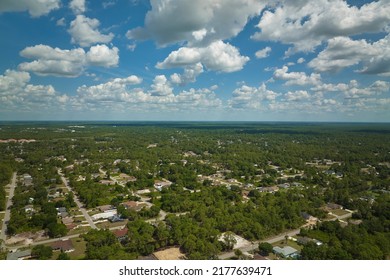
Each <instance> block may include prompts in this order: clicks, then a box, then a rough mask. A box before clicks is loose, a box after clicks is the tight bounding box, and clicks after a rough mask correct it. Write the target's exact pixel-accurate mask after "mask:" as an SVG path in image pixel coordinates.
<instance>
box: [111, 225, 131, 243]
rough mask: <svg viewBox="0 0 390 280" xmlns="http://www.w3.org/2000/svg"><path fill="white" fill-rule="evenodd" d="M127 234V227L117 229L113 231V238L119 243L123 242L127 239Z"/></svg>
mask: <svg viewBox="0 0 390 280" xmlns="http://www.w3.org/2000/svg"><path fill="white" fill-rule="evenodd" d="M128 232H129V229H128V228H127V227H125V228H123V229H118V230H116V231H114V235H115V237H116V238H117V239H118V241H119V242H121V241H124V240H126V239H127V233H128Z"/></svg>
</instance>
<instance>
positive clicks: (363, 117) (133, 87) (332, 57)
mask: <svg viewBox="0 0 390 280" xmlns="http://www.w3.org/2000/svg"><path fill="white" fill-rule="evenodd" d="M0 38H1V39H0V121H1V120H4V121H5V120H103V121H104V120H124V121H138V120H150V121H306V122H310V121H330V122H333V121H341V122H390V0H378V1H363V0H357V1H343V0H316V1H310V0H296V1H288V0H280V1H276V0H273V1H271V0H268V1H266V0H197V1H193V0H150V1H149V0H103V1H92V0H70V1H68V0H18V1H15V0H1V1H0Z"/></svg>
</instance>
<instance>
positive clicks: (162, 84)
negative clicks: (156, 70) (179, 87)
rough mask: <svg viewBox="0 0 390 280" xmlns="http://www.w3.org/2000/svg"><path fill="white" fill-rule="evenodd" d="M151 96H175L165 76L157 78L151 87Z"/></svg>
mask: <svg viewBox="0 0 390 280" xmlns="http://www.w3.org/2000/svg"><path fill="white" fill-rule="evenodd" d="M151 88H152V90H151V94H152V95H153V96H166V95H172V94H173V88H172V87H171V84H170V83H169V81H168V79H167V78H166V77H165V76H164V75H159V76H156V77H155V78H154V80H153V84H152V85H151Z"/></svg>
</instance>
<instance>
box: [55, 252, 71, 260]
mask: <svg viewBox="0 0 390 280" xmlns="http://www.w3.org/2000/svg"><path fill="white" fill-rule="evenodd" d="M57 260H70V257H69V255H68V254H67V253H65V252H61V253H60V254H59V255H58V257H57Z"/></svg>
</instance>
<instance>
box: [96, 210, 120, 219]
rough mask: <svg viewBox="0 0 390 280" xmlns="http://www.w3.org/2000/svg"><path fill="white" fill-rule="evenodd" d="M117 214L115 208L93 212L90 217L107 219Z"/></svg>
mask: <svg viewBox="0 0 390 280" xmlns="http://www.w3.org/2000/svg"><path fill="white" fill-rule="evenodd" d="M116 214H117V212H116V209H113V210H109V211H106V212H103V213H99V214H95V215H93V216H92V217H91V218H92V220H93V221H97V220H102V219H108V218H110V217H113V216H115V215H116Z"/></svg>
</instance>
